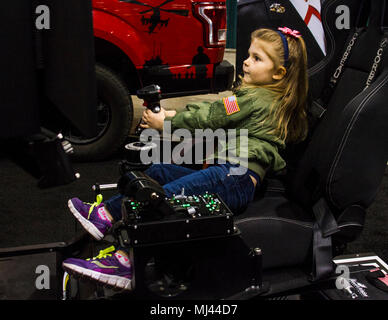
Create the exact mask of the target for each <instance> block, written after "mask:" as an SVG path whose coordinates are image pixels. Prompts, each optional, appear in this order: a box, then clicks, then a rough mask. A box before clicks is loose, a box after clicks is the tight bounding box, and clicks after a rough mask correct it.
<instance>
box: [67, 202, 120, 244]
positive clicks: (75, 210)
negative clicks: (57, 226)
mask: <svg viewBox="0 0 388 320" xmlns="http://www.w3.org/2000/svg"><path fill="white" fill-rule="evenodd" d="M101 201H102V196H101V195H99V196H97V201H96V202H95V203H86V202H82V201H81V200H80V199H78V198H73V199H70V200H69V201H68V202H67V205H68V207H69V209H70V211H71V213H72V214H73V215H74V217H75V218H76V219H77V220H78V221H79V222H80V223H81V225H82V226H83V227H84V228H85V230H86V231H88V232H89V233H90V234H91V235H92V236H93V237H94V238H95V239H96V240H101V239H102V238H103V237H104V235H105V233H106V232H107V231H108V230H109V228H110V227H112V223H111V222H110V220H109V219H108V217H107V215H106V212H105V208H104V204H103V203H102V202H101Z"/></svg>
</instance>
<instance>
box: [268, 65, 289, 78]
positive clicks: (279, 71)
mask: <svg viewBox="0 0 388 320" xmlns="http://www.w3.org/2000/svg"><path fill="white" fill-rule="evenodd" d="M286 74H287V69H286V68H285V67H283V66H280V67H279V68H278V69H277V70H276V71H275V72H274V74H273V75H272V79H274V80H277V81H279V80H282V79H283V78H284V77H285V75H286Z"/></svg>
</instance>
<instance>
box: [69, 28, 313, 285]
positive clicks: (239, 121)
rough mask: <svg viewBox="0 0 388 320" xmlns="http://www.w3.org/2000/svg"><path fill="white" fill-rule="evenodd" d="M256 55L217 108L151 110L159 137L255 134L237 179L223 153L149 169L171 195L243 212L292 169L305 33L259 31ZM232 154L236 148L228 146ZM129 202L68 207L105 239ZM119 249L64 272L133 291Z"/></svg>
mask: <svg viewBox="0 0 388 320" xmlns="http://www.w3.org/2000/svg"><path fill="white" fill-rule="evenodd" d="M248 54H249V56H248V58H247V59H246V60H245V61H244V63H243V72H244V73H243V75H242V76H240V80H241V84H240V85H239V86H238V87H237V88H236V89H234V90H233V91H234V92H233V93H234V95H233V96H231V97H228V98H225V99H223V100H220V101H216V102H213V103H210V102H201V103H197V104H189V105H187V107H186V109H187V110H185V111H182V112H176V111H167V110H165V109H163V108H162V110H161V112H159V113H153V112H152V111H150V110H146V111H144V113H143V117H142V119H143V123H144V124H143V125H142V127H143V128H153V129H157V130H159V131H162V130H163V128H164V125H165V123H166V122H167V121H170V122H171V128H172V131H174V130H175V129H178V128H185V129H189V130H191V131H193V130H195V129H207V128H210V129H212V130H216V129H218V128H223V129H232V128H233V129H236V138H237V140H238V139H239V132H240V130H239V129H247V130H248V156H247V161H245V162H244V163H240V165H241V166H243V167H245V168H246V170H244V171H240V172H243V174H231V169H233V168H235V167H237V166H238V165H237V164H236V159H235V158H234V157H225V156H222V155H220V154H218V155H217V154H216V155H215V158H216V164H215V165H213V166H210V167H208V168H207V169H203V170H198V171H196V170H193V169H189V168H185V167H182V166H177V165H174V164H154V165H152V166H151V167H150V168H149V169H147V170H146V171H145V173H146V174H147V175H149V176H150V177H151V178H153V179H155V180H156V181H158V182H159V183H160V184H161V185H162V187H163V189H164V191H165V193H166V196H167V197H171V196H172V195H173V194H179V193H181V190H182V188H184V191H185V194H186V195H199V194H203V193H205V192H206V191H208V192H210V193H218V195H219V196H220V197H221V198H222V199H223V200H224V201H225V203H226V204H227V205H228V206H229V208H230V209H231V210H232V212H234V213H235V214H237V213H239V211H240V210H242V209H243V208H245V207H246V206H247V204H248V203H249V202H250V201H252V200H253V197H254V193H255V188H258V186H259V185H260V183H261V182H262V181H263V179H264V177H265V175H266V173H268V172H276V171H279V170H282V169H284V167H285V166H286V163H285V161H284V160H283V159H282V157H281V156H280V155H279V150H282V149H283V148H284V147H285V143H286V142H298V141H301V140H303V139H304V138H305V137H306V135H307V130H308V128H307V117H306V110H305V107H306V98H307V91H308V78H307V54H306V47H305V43H304V40H303V39H302V37H301V35H300V34H299V32H298V31H296V30H290V29H289V28H279V29H278V30H276V31H274V30H270V29H259V30H256V31H254V32H253V33H252V35H251V46H250V48H249V51H248ZM226 148H233V147H231V146H230V145H227V146H226ZM232 151H234V152H235V151H236V150H232ZM223 154H224V155H225V154H226V153H223ZM229 154H230V153H228V155H229ZM234 154H236V155H238V154H237V153H236V152H235V153H234ZM217 160H218V163H217ZM220 160H223V161H220ZM221 163H223V164H221ZM244 172H245V173H244ZM122 198H123V197H122V195H117V196H114V197H112V198H111V199H109V200H108V201H106V202H105V203H101V199H98V201H97V202H95V203H94V204H87V203H84V202H82V201H81V200H79V199H77V198H73V199H71V200H69V203H68V205H69V208H70V210H71V212H72V213H73V215H74V216H75V217H76V218H77V219H78V220H79V221H80V223H81V224H82V225H83V227H84V228H85V229H86V230H87V231H88V232H89V233H90V234H91V235H92V236H93V237H94V238H96V239H98V240H99V239H102V238H103V237H104V234H105V233H106V231H107V230H108V229H109V228H110V227H111V226H112V222H114V221H117V220H120V219H121V202H122ZM114 250H115V249H114V248H112V249H109V250H108V251H102V253H101V254H100V255H99V256H97V257H95V258H93V259H88V260H81V259H67V260H65V261H64V262H63V267H64V269H65V270H67V271H71V272H75V273H79V274H83V275H85V276H88V277H90V278H95V279H99V281H100V282H102V283H109V284H110V285H113V286H116V287H119V288H123V289H130V288H131V266H130V261H129V259H128V255H127V254H126V252H125V251H123V250H118V251H116V252H115V253H113V251H114Z"/></svg>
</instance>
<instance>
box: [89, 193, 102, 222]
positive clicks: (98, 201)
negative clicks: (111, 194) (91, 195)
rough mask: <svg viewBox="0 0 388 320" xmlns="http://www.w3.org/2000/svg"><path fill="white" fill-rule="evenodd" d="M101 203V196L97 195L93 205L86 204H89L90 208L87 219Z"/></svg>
mask: <svg viewBox="0 0 388 320" xmlns="http://www.w3.org/2000/svg"><path fill="white" fill-rule="evenodd" d="M101 202H102V194H98V195H97V196H96V201H95V202H93V203H88V202H86V203H87V204H90V205H91V206H90V208H89V215H88V219H89V217H90V215H91V213H92V211H93V209H94V208H95V207H98V206H99V205H100V204H101Z"/></svg>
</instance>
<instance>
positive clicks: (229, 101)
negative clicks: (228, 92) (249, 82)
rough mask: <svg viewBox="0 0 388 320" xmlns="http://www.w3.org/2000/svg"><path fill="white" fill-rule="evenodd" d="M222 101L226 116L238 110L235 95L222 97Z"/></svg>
mask: <svg viewBox="0 0 388 320" xmlns="http://www.w3.org/2000/svg"><path fill="white" fill-rule="evenodd" d="M222 101H223V102H224V106H225V110H226V114H227V115H228V116H229V115H231V114H233V113H236V112H239V111H240V108H239V106H238V104H237V99H236V96H230V97H227V98H223V99H222Z"/></svg>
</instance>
